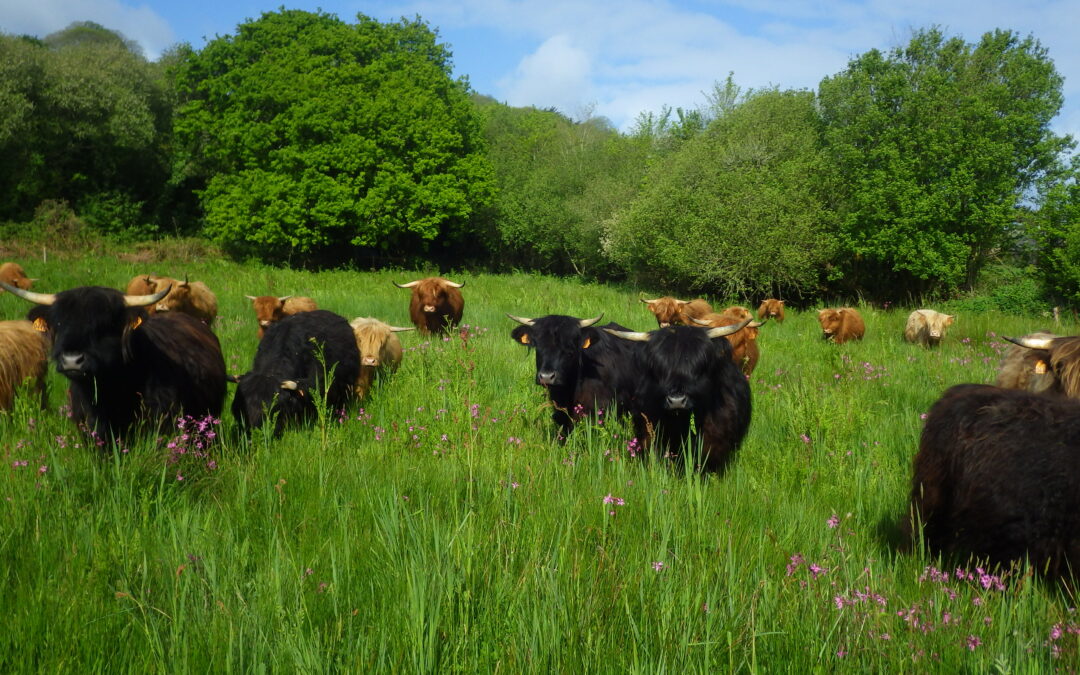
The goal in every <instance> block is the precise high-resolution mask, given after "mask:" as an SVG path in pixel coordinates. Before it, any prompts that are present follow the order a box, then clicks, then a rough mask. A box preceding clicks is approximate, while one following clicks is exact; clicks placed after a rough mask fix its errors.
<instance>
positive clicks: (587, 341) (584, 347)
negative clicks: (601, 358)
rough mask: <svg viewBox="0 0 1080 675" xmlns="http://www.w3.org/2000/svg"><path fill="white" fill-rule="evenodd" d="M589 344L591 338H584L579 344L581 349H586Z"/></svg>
mask: <svg viewBox="0 0 1080 675" xmlns="http://www.w3.org/2000/svg"><path fill="white" fill-rule="evenodd" d="M591 344H592V338H585V344H583V345H581V348H582V349H588V348H589V345H591Z"/></svg>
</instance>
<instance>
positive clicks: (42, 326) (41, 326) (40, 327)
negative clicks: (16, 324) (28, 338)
mask: <svg viewBox="0 0 1080 675" xmlns="http://www.w3.org/2000/svg"><path fill="white" fill-rule="evenodd" d="M34 330H36V331H37V332H39V333H48V332H49V324H47V323H45V319H43V318H41V317H40V316H39V317H38V318H36V319H34Z"/></svg>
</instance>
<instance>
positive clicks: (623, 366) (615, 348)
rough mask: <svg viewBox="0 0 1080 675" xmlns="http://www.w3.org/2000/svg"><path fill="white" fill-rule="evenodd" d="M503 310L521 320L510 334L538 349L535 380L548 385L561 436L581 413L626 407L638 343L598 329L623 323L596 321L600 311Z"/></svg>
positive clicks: (572, 425) (571, 426) (515, 338)
mask: <svg viewBox="0 0 1080 675" xmlns="http://www.w3.org/2000/svg"><path fill="white" fill-rule="evenodd" d="M507 316H508V317H510V318H511V319H513V320H514V321H517V322H518V323H520V324H521V325H520V326H518V327H517V328H514V330H512V331H511V332H510V337H511V338H513V339H514V341H515V342H520V343H521V344H523V345H526V346H527V347H531V348H532V349H534V350H535V351H536V384H538V385H540V386H542V387H544V388H545V389H547V393H548V398H549V399H550V400H551V404H552V407H554V409H555V412H553V413H552V415H551V418H552V419H553V420H554V421H555V424H556V425H558V427H559V434H560V436H561V437H562V438H563V439H565V438H566V436H567V434H569V433H570V431H571V430H573V428H574V424H575V423H576V422H577V421H578V420H579V419H581V418H582V417H584V416H587V415H592V414H594V413H596V412H597V411H599V410H603V411H605V412H607V411H608V410H610V409H611V408H612V404H616V407H617V409H618V410H619V412H621V413H626V412H627V408H628V406H629V395H630V394H631V392H632V390H633V383H634V375H635V373H634V354H635V353H636V352H637V351H639V347H638V345H635V344H633V343H631V342H626V341H624V340H619V339H617V338H615V337H613V336H611V335H609V334H608V333H606V332H604V331H603V330H601V328H610V329H615V330H625V328H623V327H622V326H620V325H619V324H617V323H609V324H607V325H606V326H603V327H596V326H595V324H596V323H597V322H599V321H600V318H601V317H602V316H603V315H602V314H601V315H600V316H597V317H595V318H593V319H576V318H574V317H572V316H563V315H559V314H552V315H550V316H544V317H540V318H538V319H527V318H523V317H518V316H514V315H512V314H507Z"/></svg>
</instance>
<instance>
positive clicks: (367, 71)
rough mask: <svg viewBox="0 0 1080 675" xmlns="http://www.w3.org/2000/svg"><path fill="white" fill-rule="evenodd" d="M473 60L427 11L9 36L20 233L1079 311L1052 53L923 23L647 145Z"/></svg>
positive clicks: (662, 126)
mask: <svg viewBox="0 0 1080 675" xmlns="http://www.w3.org/2000/svg"><path fill="white" fill-rule="evenodd" d="M451 66H452V64H451V54H450V51H449V49H448V48H447V46H445V45H443V44H441V43H440V42H439V41H438V36H437V34H436V33H435V31H434V30H432V29H431V28H430V27H429V26H428V25H427V24H425V23H424V22H423V21H422V20H420V19H415V20H411V21H410V20H401V21H398V22H393V23H382V22H379V21H375V20H373V19H370V18H367V17H365V16H362V15H360V16H358V17H357V19H356V20H355V22H352V23H350V22H345V21H342V20H340V19H338V18H337V17H335V16H333V15H330V14H324V13H320V12H316V13H311V12H305V11H297V10H285V9H282V10H279V11H277V12H270V13H266V14H263V15H262V17H261V18H259V19H257V20H253V21H249V22H247V23H244V24H242V25H240V26H238V27H237V30H236V32H235V34H233V35H228V36H224V37H218V38H216V39H214V40H212V41H210V42H209V43H208V44H207V45H206V46H205V47H204V48H203V49H201V50H195V49H193V48H192V47H191V46H190V45H186V44H181V45H178V46H176V47H174V48H173V49H171V50H170V51H169V52H167V53H166V54H164V55H163V56H162V57H161V58H160V59H158V60H157V61H155V62H150V61H148V60H147V59H146V58H145V57H144V56H143V55H142V53H141V51H140V49H139V48H138V46H137V45H135V44H133V43H131V42H130V41H128V40H126V39H125V38H124V37H123V36H121V35H119V34H118V33H116V32H114V31H111V30H109V29H107V28H104V27H102V26H99V25H96V24H92V23H80V24H74V25H72V26H70V27H69V28H67V29H65V30H63V31H60V32H59V33H56V34H53V35H50V36H47V37H46V38H44V39H41V40H39V39H36V38H30V37H25V36H2V35H0V111H2V114H0V194H2V195H3V199H0V220H4V221H6V222H9V223H26V222H35V223H38V224H39V225H41V224H42V223H43V222H44V221H45V220H47V219H49V220H51V221H55V220H56V219H57V217H58V216H57V211H58V210H60V211H65V210H69V211H70V212H69V213H68V215H69V216H70V218H74V219H76V220H78V221H79V222H85V223H86V224H87V225H88V226H90V227H92V228H94V229H96V230H98V231H100V232H101V233H104V234H107V235H109V236H113V237H121V238H128V239H142V238H151V237H155V236H160V235H163V234H168V235H173V234H175V235H188V236H202V237H206V238H208V239H210V240H212V241H214V242H215V243H217V244H218V245H220V246H221V247H222V248H223V249H224V250H226V251H227V252H229V253H230V254H232V255H234V256H236V257H238V258H256V259H260V260H264V261H268V262H273V263H284V264H292V265H313V266H320V265H342V264H346V265H347V264H354V265H360V266H365V267H366V266H368V265H370V264H386V263H391V264H415V263H417V262H418V261H421V260H431V261H434V262H435V263H436V264H439V265H441V266H446V267H449V266H463V265H476V266H482V267H486V268H488V269H509V268H517V269H532V270H539V271H544V272H549V273H555V274H572V275H580V276H582V277H586V278H592V279H602V280H619V279H624V280H631V281H633V282H635V283H644V284H648V285H650V286H652V287H656V288H664V289H670V290H671V291H674V292H680V293H682V292H685V293H695V292H707V293H711V294H714V295H719V296H722V297H738V296H743V297H760V296H761V295H763V294H771V295H778V296H781V297H788V298H800V297H802V298H813V297H818V296H821V295H824V294H843V295H848V296H855V295H862V296H863V297H871V298H883V299H893V300H903V299H907V298H921V297H929V296H942V295H947V294H953V293H956V292H958V291H963V290H967V289H971V288H972V287H973V286H975V285H976V284H977V283H979V280H980V279H981V278H983V277H984V276H985V275H986V271H987V270H988V269H990V270H997V271H996V272H995V274H996V275H998V276H1002V275H1004V276H1010V275H1011V277H1015V278H1024V279H1026V280H1030V281H1031V283H1033V284H1035V283H1036V282H1037V284H1038V289H1039V292H1041V293H1043V294H1045V296H1046V297H1047V298H1052V299H1054V300H1057V301H1064V302H1067V303H1080V187H1078V182H1077V177H1078V176H1080V161H1078V160H1077V158H1076V157H1073V156H1072V153H1073V151H1074V149H1075V143H1074V142H1073V140H1072V139H1071V138H1069V137H1060V136H1057V135H1055V134H1054V133H1053V132H1052V131H1051V129H1050V121H1051V119H1053V118H1054V116H1055V115H1056V114H1057V113H1058V111H1059V110H1060V109H1061V105H1062V94H1061V88H1062V78H1061V76H1060V75H1059V74H1058V72H1057V71H1056V69H1055V67H1054V64H1053V62H1052V60H1051V59H1050V57H1049V55H1048V54H1047V53H1046V50H1045V49H1044V48H1043V47H1042V46H1041V45H1040V44H1039V42H1038V41H1037V40H1036V39H1035V38H1033V37H1022V36H1019V35H1016V34H1015V33H1012V32H1010V31H1002V30H997V31H993V32H990V33H987V34H985V35H983V36H982V37H981V38H980V39H979V41H978V42H976V43H968V42H966V41H964V40H963V39H962V38H960V37H950V36H948V35H946V34H944V33H943V32H942V31H941V30H940V29H938V28H929V29H924V30H920V31H917V32H915V33H914V34H913V35H912V37H911V40H910V42H909V43H908V44H907V45H905V46H903V47H898V48H895V49H892V50H889V51H879V50H871V51H869V52H867V53H865V54H861V55H859V56H857V57H855V58H853V59H851V61H850V62H849V63H848V65H847V67H846V68H845V69H844V70H843V71H842V72H839V73H836V74H833V75H830V76H828V77H825V78H824V79H823V80H822V81H821V83H820V85H819V87H818V89H817V91H807V90H781V89H778V88H769V89H763V90H742V89H740V88H739V86H738V85H737V84H736V83H735V82H734V80H733V78H732V77H731V76H730V75H729V76H728V77H727V79H726V80H724V81H722V82H718V83H717V84H716V86H715V87H714V90H713V91H712V92H711V93H710V94H709V95H708V96H707V97H706V99H707V100H706V102H705V103H704V104H703V105H702V106H701V107H700V108H698V109H694V110H682V109H679V110H670V109H666V110H664V111H662V112H660V113H658V114H642V115H641V116H639V118H638V119H637V120H636V123H635V125H634V127H633V128H632V129H631V130H630V131H628V132H626V133H620V132H619V131H618V130H616V129H615V128H613V126H612V125H611V124H610V122H608V121H607V120H605V119H603V118H599V117H590V118H589V119H586V120H584V121H576V122H575V121H573V120H571V119H569V118H567V117H566V116H565V115H562V114H560V113H559V112H558V111H555V110H539V109H535V108H512V107H509V106H506V105H504V104H501V103H499V102H497V101H494V100H492V99H490V98H488V97H485V96H482V95H479V94H476V93H475V92H473V91H472V90H471V88H470V87H469V84H468V81H467V80H466V79H454V78H453V76H452V68H451ZM1002 269H1005V270H1006V272H1005V273H1003V272H1001V270H1002Z"/></svg>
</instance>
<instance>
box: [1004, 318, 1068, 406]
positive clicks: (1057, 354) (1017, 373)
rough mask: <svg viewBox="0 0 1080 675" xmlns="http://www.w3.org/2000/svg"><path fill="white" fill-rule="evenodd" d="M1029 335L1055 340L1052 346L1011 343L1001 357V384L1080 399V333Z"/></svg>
mask: <svg viewBox="0 0 1080 675" xmlns="http://www.w3.org/2000/svg"><path fill="white" fill-rule="evenodd" d="M1025 337H1028V338H1036V339H1050V340H1052V342H1051V343H1050V348H1049V349H1029V348H1028V347H1022V346H1020V345H1017V344H1010V345H1009V349H1008V350H1006V352H1005V356H1004V358H1002V360H1001V366H1000V368H999V370H998V376H997V382H996V383H997V385H998V386H999V387H1007V388H1010V389H1026V390H1027V391H1032V392H1036V393H1047V394H1058V395H1062V396H1069V397H1071V398H1080V336H1069V337H1058V336H1056V335H1054V334H1053V333H1032V334H1030V335H1026V336H1025Z"/></svg>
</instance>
